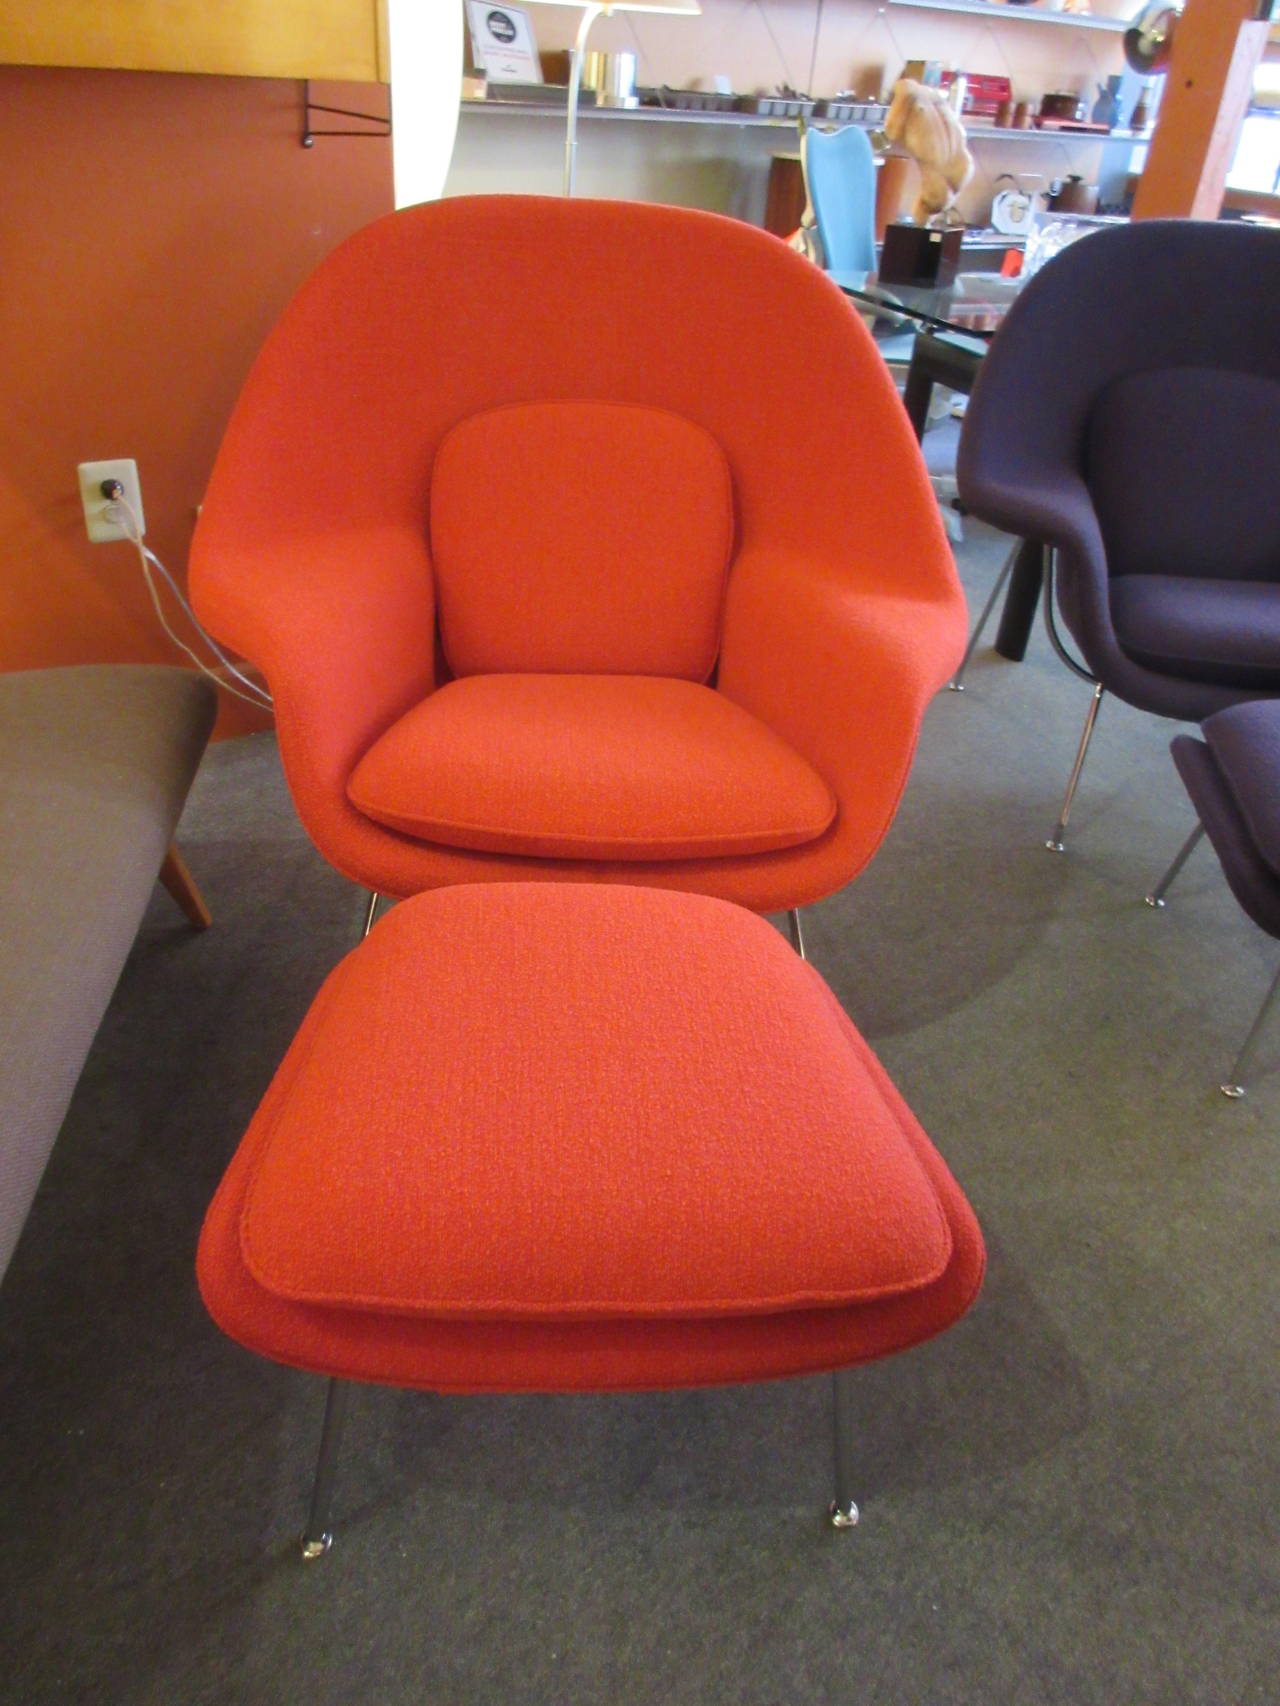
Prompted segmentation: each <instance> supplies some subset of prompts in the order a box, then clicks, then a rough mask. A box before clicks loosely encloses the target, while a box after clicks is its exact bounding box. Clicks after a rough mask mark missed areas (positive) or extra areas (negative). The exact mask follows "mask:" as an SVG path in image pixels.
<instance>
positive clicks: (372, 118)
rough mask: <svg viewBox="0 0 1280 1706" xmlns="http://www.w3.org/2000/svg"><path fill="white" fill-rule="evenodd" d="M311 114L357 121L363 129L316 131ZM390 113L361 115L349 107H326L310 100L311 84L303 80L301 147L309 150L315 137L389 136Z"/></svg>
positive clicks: (308, 80)
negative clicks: (323, 114)
mask: <svg viewBox="0 0 1280 1706" xmlns="http://www.w3.org/2000/svg"><path fill="white" fill-rule="evenodd" d="M312 113H328V114H330V115H331V116H332V117H334V118H354V119H359V120H360V123H361V126H362V127H363V128H361V129H359V130H350V129H333V128H332V127H329V128H326V129H324V130H317V129H316V128H315V127H314V126H313V125H312V122H311V115H312ZM390 135H391V114H390V113H386V114H383V113H361V112H354V111H352V109H351V108H350V107H327V106H324V105H322V104H321V102H319V101H313V100H312V99H311V82H310V79H309V78H308V79H305V80H304V81H303V85H302V146H303V147H304V148H311V147H313V146H314V144H315V140H316V137H317V136H390Z"/></svg>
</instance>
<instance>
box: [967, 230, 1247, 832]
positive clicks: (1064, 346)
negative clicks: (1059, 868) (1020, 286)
mask: <svg viewBox="0 0 1280 1706" xmlns="http://www.w3.org/2000/svg"><path fill="white" fill-rule="evenodd" d="M957 475H958V479H959V488H960V498H961V501H962V503H963V504H964V506H965V508H966V509H967V510H969V511H970V512H971V513H972V514H974V515H976V516H979V517H980V518H981V519H982V520H984V521H988V522H991V523H993V524H994V525H995V526H997V527H1000V528H1003V529H1004V530H1005V531H1006V532H1008V533H1012V534H1015V535H1017V536H1018V537H1020V538H1024V539H1032V540H1039V541H1042V542H1043V543H1044V544H1045V545H1047V546H1049V547H1051V549H1052V554H1053V562H1054V567H1053V569H1052V570H1051V574H1050V586H1049V589H1048V592H1047V595H1046V614H1047V615H1048V617H1049V618H1050V630H1051V635H1052V636H1053V637H1054V639H1055V643H1056V644H1058V645H1059V647H1060V649H1061V650H1062V654H1063V656H1064V658H1065V659H1066V661H1067V662H1069V663H1072V666H1073V667H1075V668H1077V669H1078V671H1079V673H1081V674H1083V675H1085V676H1086V678H1087V679H1088V680H1090V682H1091V683H1092V685H1093V698H1092V701H1091V704H1090V707H1089V715H1088V718H1087V720H1086V723H1085V729H1084V734H1083V736H1082V738H1081V742H1080V747H1079V751H1078V753H1077V757H1076V762H1075V767H1074V769H1073V771H1072V775H1071V781H1070V784H1069V785H1068V789H1067V795H1066V798H1065V800H1064V802H1063V806H1062V810H1061V813H1060V815H1059V819H1058V824H1057V827H1056V829H1055V831H1054V834H1053V836H1052V837H1051V839H1050V842H1049V845H1050V846H1051V847H1055V848H1056V849H1058V850H1059V851H1060V850H1061V846H1062V837H1063V831H1064V830H1065V827H1066V822H1067V815H1068V813H1069V811H1070V808H1071V801H1072V797H1073V794H1074V791H1075V785H1076V782H1077V781H1078V779H1079V775H1080V769H1081V766H1082V765H1083V763H1084V757H1085V753H1086V751H1087V748H1088V743H1089V738H1090V736H1091V734H1092V732H1093V726H1094V720H1095V718H1096V716H1097V712H1098V706H1099V704H1100V703H1101V700H1102V697H1103V695H1104V693H1105V692H1111V693H1114V694H1115V695H1116V697H1117V698H1120V699H1123V700H1125V701H1126V702H1127V703H1128V704H1131V705H1135V706H1137V707H1138V708H1139V709H1141V710H1145V711H1153V712H1155V713H1156V714H1157V715H1158V716H1163V717H1177V718H1182V719H1186V720H1187V721H1194V722H1200V721H1202V720H1203V719H1204V718H1206V717H1210V716H1212V715H1213V713H1215V712H1217V711H1221V710H1223V709H1224V708H1226V707H1228V706H1231V705H1235V704H1238V703H1240V702H1241V701H1243V700H1249V699H1258V698H1268V697H1280V508H1278V507H1277V503H1276V492H1277V491H1280V231H1275V230H1267V229H1262V228H1258V227H1254V226H1249V225H1244V224H1239V223H1231V222H1226V223H1213V222H1202V221H1196V220H1182V219H1179V220H1150V221H1144V222H1143V223H1140V224H1136V225H1126V226H1117V227H1115V228H1113V229H1107V230H1103V231H1100V232H1098V233H1097V234H1096V235H1093V236H1090V237H1088V238H1087V239H1086V240H1084V241H1082V242H1079V243H1076V244H1074V245H1072V247H1070V248H1068V249H1066V250H1064V251H1063V252H1062V253H1061V254H1060V255H1058V256H1057V257H1056V258H1055V259H1054V260H1053V261H1051V262H1050V263H1049V264H1048V265H1047V266H1046V267H1045V268H1044V269H1043V271H1041V272H1040V273H1037V275H1036V276H1035V277H1034V278H1033V279H1032V280H1031V281H1030V282H1029V283H1028V285H1027V286H1026V289H1025V290H1024V291H1023V293H1022V294H1021V295H1020V296H1019V297H1018V299H1017V301H1016V302H1015V303H1014V305H1013V308H1012V309H1011V310H1010V312H1009V315H1008V317H1007V318H1006V320H1005V321H1004V323H1003V325H1002V326H1001V328H1000V331H999V333H998V335H997V336H996V338H995V340H994V342H993V343H992V346H991V352H990V354H989V355H988V356H987V358H986V360H985V361H984V362H983V365H982V369H981V371H980V373H979V376H978V381H977V384H976V386H975V388H974V392H973V396H972V398H971V399H970V403H969V409H968V413H967V415H966V418H965V424H964V429H963V432H962V435H961V440H960V451H959V457H958V465H957ZM1055 592H1056V608H1057V610H1058V611H1060V613H1061V617H1062V620H1063V622H1064V623H1065V625H1066V628H1067V629H1068V630H1069V632H1070V634H1071V636H1072V638H1073V639H1074V640H1075V642H1076V644H1077V645H1078V646H1079V648H1080V652H1081V655H1082V659H1083V662H1082V664H1077V663H1075V662H1074V661H1073V660H1072V659H1071V658H1070V656H1069V655H1068V653H1067V649H1066V647H1065V645H1063V644H1062V641H1061V637H1060V636H1059V634H1058V630H1057V628H1056V626H1055V624H1054V622H1053V614H1054V608H1055V597H1054V595H1055Z"/></svg>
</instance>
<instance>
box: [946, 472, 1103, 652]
mask: <svg viewBox="0 0 1280 1706" xmlns="http://www.w3.org/2000/svg"><path fill="white" fill-rule="evenodd" d="M957 473H958V474H959V476H960V478H959V489H960V499H961V502H962V503H963V504H964V505H965V507H966V508H967V509H969V510H971V511H972V512H973V513H974V514H975V515H979V516H981V517H982V519H983V520H984V521H990V522H991V523H992V524H993V525H994V526H996V527H1000V528H1003V529H1004V530H1005V532H1007V533H1013V534H1016V535H1018V536H1019V537H1021V538H1023V539H1033V540H1036V541H1037V542H1038V543H1039V544H1042V545H1047V546H1050V547H1052V549H1054V550H1055V551H1057V553H1058V555H1059V563H1060V571H1061V572H1060V573H1059V576H1058V599H1059V602H1060V603H1061V605H1062V610H1063V614H1064V616H1065V617H1066V620H1067V626H1068V627H1069V628H1070V629H1071V631H1072V633H1073V634H1074V635H1075V637H1076V639H1077V640H1078V641H1079V643H1080V645H1081V646H1082V647H1083V648H1084V650H1085V653H1086V658H1087V659H1090V661H1091V658H1090V655H1092V658H1097V657H1098V656H1100V655H1103V654H1106V655H1109V656H1112V657H1114V658H1116V659H1120V658H1121V657H1122V654H1121V652H1120V646H1119V642H1118V641H1117V639H1116V636H1115V629H1114V628H1113V626H1112V622H1111V604H1110V597H1109V591H1108V578H1107V573H1108V572H1107V551H1106V546H1105V545H1104V543H1103V540H1102V531H1101V529H1100V528H1099V526H1098V517H1097V513H1096V511H1095V510H1094V507H1093V499H1092V498H1091V497H1090V495H1089V488H1088V487H1087V486H1086V485H1085V483H1084V481H1083V480H1082V479H1081V477H1080V476H1079V474H1077V473H1075V472H1074V471H1073V470H1072V469H1070V468H1068V467H1065V466H1057V467H1052V468H1046V467H1043V466H1041V465H1039V464H1038V463H1037V461H1036V460H1035V459H1034V458H1031V457H1027V458H1024V460H1023V462H1022V464H1021V465H1019V464H1018V463H1016V462H1015V463H1011V464H1010V465H1009V467H1008V469H1007V470H1006V469H1004V468H1002V469H1001V471H1000V474H999V475H998V476H995V477H993V476H991V475H989V474H984V475H982V476H981V477H978V476H977V475H975V473H974V472H973V470H972V469H971V468H970V469H967V470H966V469H965V468H964V463H963V457H962V458H961V462H960V463H959V464H958V466H957ZM1091 667H1096V666H1095V665H1094V664H1093V663H1092V661H1091Z"/></svg>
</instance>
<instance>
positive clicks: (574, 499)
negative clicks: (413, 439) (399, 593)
mask: <svg viewBox="0 0 1280 1706" xmlns="http://www.w3.org/2000/svg"><path fill="white" fill-rule="evenodd" d="M732 543H733V502H732V489H731V484H730V477H729V467H728V463H727V461H726V460H725V456H724V452H723V451H722V450H721V448H720V446H719V445H718V444H717V443H716V441H715V439H714V438H713V437H712V436H711V434H710V433H708V432H707V431H706V430H705V429H704V428H703V427H699V426H695V425H694V424H693V423H692V422H691V421H687V420H685V419H683V418H682V417H681V416H679V415H676V414H672V413H670V412H668V411H667V410H665V409H653V408H647V407H642V406H638V405H633V404H620V403H596V402H575V401H565V402H550V403H519V404H515V405H510V406H507V407H504V408H498V409H486V410H485V411H484V412H483V413H480V414H475V415H471V416H469V417H468V418H467V419H466V420H464V421H462V422H461V423H460V424H459V425H457V426H455V427H454V428H453V429H452V430H451V431H450V432H449V433H448V434H446V436H445V437H444V439H443V440H442V442H441V445H440V448H439V451H438V452H437V455H436V459H435V465H434V468H433V469H432V475H431V552H432V557H433V559H434V563H435V570H436V587H437V596H438V599H439V610H440V631H441V637H442V639H443V643H444V650H445V656H446V657H447V659H448V662H449V666H450V668H451V669H452V670H453V672H454V674H455V675H478V674H486V673H506V672H567V673H574V674H622V675H667V676H679V677H683V678H684V679H686V680H689V681H705V680H706V678H707V677H708V676H709V675H710V673H711V671H712V668H713V667H714V665H715V660H716V653H717V651H718V649H719V637H720V613H721V603H722V599H723V593H724V582H725V575H726V572H727V570H728V564H729V554H730V550H731V548H732Z"/></svg>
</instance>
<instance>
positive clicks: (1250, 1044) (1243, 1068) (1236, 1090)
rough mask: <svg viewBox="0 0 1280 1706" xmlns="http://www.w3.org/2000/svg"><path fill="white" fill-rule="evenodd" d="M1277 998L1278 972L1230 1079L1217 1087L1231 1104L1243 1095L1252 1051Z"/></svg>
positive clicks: (1279, 993) (1237, 1057)
mask: <svg viewBox="0 0 1280 1706" xmlns="http://www.w3.org/2000/svg"><path fill="white" fill-rule="evenodd" d="M1277 997H1280V971H1278V972H1277V973H1276V975H1275V977H1274V978H1273V979H1272V982H1271V988H1270V989H1269V990H1268V991H1267V993H1266V994H1265V995H1264V996H1263V998H1262V1006H1261V1007H1259V1009H1258V1016H1257V1018H1256V1019H1255V1020H1254V1021H1253V1025H1252V1027H1251V1028H1250V1031H1249V1035H1248V1036H1247V1037H1246V1038H1245V1039H1244V1047H1243V1048H1242V1049H1241V1050H1240V1053H1239V1054H1238V1055H1237V1056H1236V1062H1235V1065H1234V1066H1233V1067H1232V1068H1231V1076H1230V1078H1229V1079H1228V1080H1227V1082H1226V1083H1225V1084H1220V1085H1219V1086H1218V1088H1219V1089H1220V1090H1221V1091H1222V1094H1223V1095H1224V1096H1230V1097H1231V1099H1232V1101H1233V1102H1234V1101H1239V1099H1240V1097H1241V1096H1243V1095H1244V1093H1245V1087H1244V1080H1245V1078H1246V1077H1247V1076H1248V1071H1249V1067H1250V1066H1251V1065H1252V1064H1253V1051H1254V1049H1255V1047H1256V1046H1257V1043H1258V1039H1259V1037H1261V1035H1262V1033H1263V1031H1264V1029H1265V1028H1266V1023H1267V1020H1268V1019H1269V1018H1270V1016H1271V1009H1272V1008H1273V1007H1274V1006H1275V1004H1276V1000H1277Z"/></svg>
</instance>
